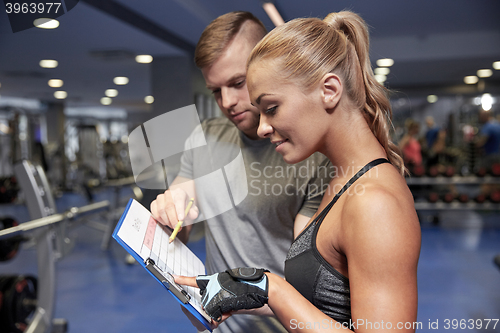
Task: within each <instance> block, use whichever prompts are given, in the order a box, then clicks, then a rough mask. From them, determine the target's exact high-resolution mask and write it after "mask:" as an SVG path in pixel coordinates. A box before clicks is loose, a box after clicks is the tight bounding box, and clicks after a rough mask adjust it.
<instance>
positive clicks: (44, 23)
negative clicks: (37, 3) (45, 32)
mask: <svg viewBox="0 0 500 333" xmlns="http://www.w3.org/2000/svg"><path fill="white" fill-rule="evenodd" d="M33 25H34V26H35V27H37V28H41V29H55V28H57V27H58V26H59V21H58V20H54V19H51V18H37V19H36V20H34V21H33Z"/></svg>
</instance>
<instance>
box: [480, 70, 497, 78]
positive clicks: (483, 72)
mask: <svg viewBox="0 0 500 333" xmlns="http://www.w3.org/2000/svg"><path fill="white" fill-rule="evenodd" d="M492 75H493V71H492V70H491V69H480V70H478V71H477V76H479V77H490V76H492Z"/></svg>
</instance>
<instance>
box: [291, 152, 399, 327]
mask: <svg viewBox="0 0 500 333" xmlns="http://www.w3.org/2000/svg"><path fill="white" fill-rule="evenodd" d="M381 163H390V162H389V161H388V160H387V159H385V158H379V159H376V160H373V161H371V162H370V163H368V164H367V165H365V166H364V167H363V168H362V169H361V170H359V171H358V172H357V173H356V174H355V175H354V176H353V177H352V178H351V179H349V181H348V182H347V183H346V184H345V185H344V187H342V189H341V190H340V192H339V193H337V194H336V195H335V197H334V198H333V199H332V201H330V203H329V204H328V205H327V206H326V207H325V208H324V209H323V210H322V211H321V213H319V214H318V216H317V217H316V218H315V219H314V221H313V222H311V223H310V224H309V225H308V226H307V227H306V228H305V229H304V230H303V231H302V232H301V233H300V235H299V236H298V237H297V238H296V239H295V241H294V242H293V243H292V245H291V247H290V250H289V251H288V255H287V257H286V261H285V278H286V280H287V281H288V282H289V283H290V284H291V285H292V286H294V287H295V289H297V290H298V291H299V292H300V293H301V294H302V295H303V296H304V297H305V298H307V299H308V300H309V301H310V302H311V303H312V304H314V306H316V307H317V308H318V309H320V310H321V311H322V312H323V313H325V314H326V315H328V316H329V317H330V318H332V319H335V320H336V321H339V322H342V323H343V322H349V320H350V319H351V298H350V290H349V279H348V278H347V277H345V276H344V275H342V274H340V273H339V272H338V271H337V270H336V269H335V268H333V267H332V266H331V265H330V264H329V263H328V262H327V261H326V260H325V258H323V257H322V256H321V254H320V253H319V251H318V249H317V247H316V236H317V235H318V230H319V227H320V226H321V222H323V219H324V218H325V216H326V215H327V214H328V212H329V211H330V209H331V208H332V207H333V205H334V204H335V203H336V202H337V200H338V199H339V198H340V196H341V195H342V194H343V193H344V192H345V191H347V189H348V188H349V187H350V186H351V185H352V184H353V183H354V182H355V181H356V180H357V179H358V178H359V177H361V176H362V175H364V174H365V173H366V172H367V171H368V170H370V169H371V168H373V167H375V166H377V165H379V164H381Z"/></svg>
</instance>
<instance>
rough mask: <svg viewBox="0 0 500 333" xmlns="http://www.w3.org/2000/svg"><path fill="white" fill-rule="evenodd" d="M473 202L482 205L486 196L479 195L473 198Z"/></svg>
mask: <svg viewBox="0 0 500 333" xmlns="http://www.w3.org/2000/svg"><path fill="white" fill-rule="evenodd" d="M474 201H475V202H477V203H484V202H485V201H486V195H484V194H483V193H480V194H478V195H477V196H476V197H475V198H474Z"/></svg>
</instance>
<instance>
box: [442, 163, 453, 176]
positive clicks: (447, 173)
mask: <svg viewBox="0 0 500 333" xmlns="http://www.w3.org/2000/svg"><path fill="white" fill-rule="evenodd" d="M444 175H445V176H446V177H453V176H454V175H455V167H453V166H451V165H448V166H447V167H446V169H445V170H444Z"/></svg>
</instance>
